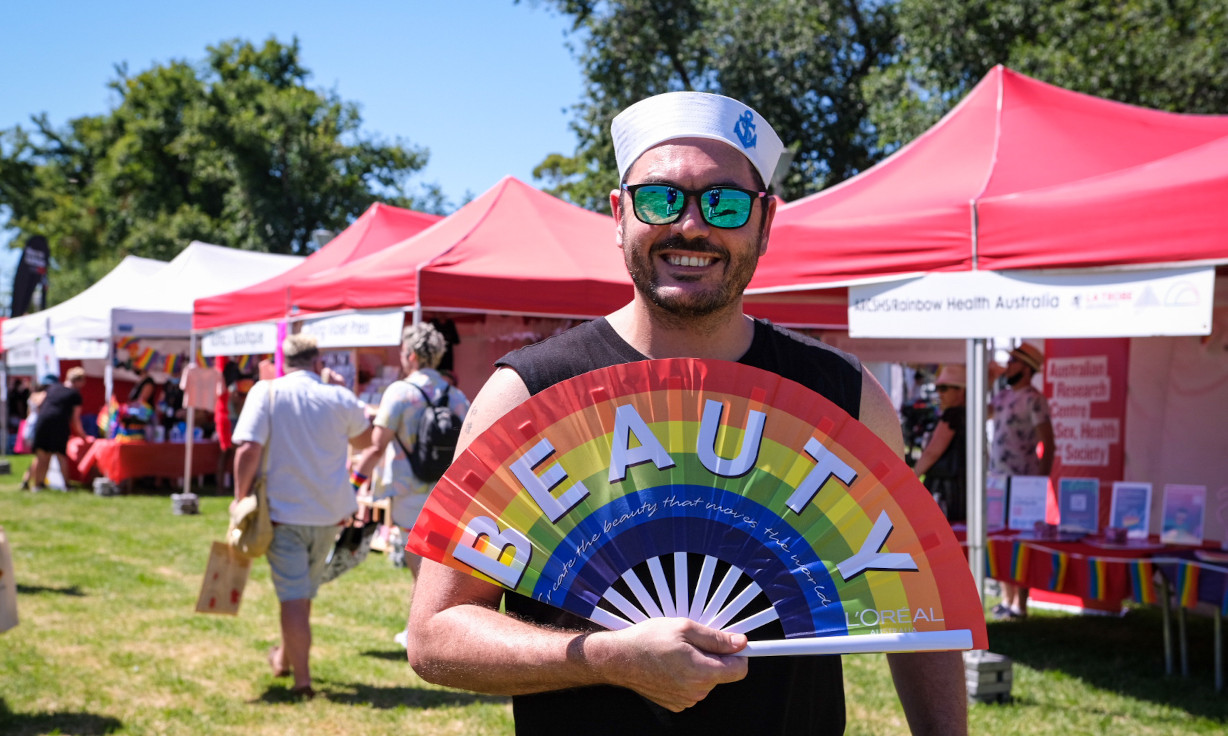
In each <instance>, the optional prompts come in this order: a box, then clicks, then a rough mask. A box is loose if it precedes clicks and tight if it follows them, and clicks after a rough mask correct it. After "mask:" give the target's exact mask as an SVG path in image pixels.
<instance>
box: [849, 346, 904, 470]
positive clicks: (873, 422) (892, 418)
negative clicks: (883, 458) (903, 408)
mask: <svg viewBox="0 0 1228 736" xmlns="http://www.w3.org/2000/svg"><path fill="white" fill-rule="evenodd" d="M860 419H861V423H862V424H864V425H866V426H867V427H869V428H870V430H871V431H872V432H874V434H876V435H878V437H879V439H881V440H882V441H883V442H886V443H887V446H888V447H890V448H891V451H892V452H894V453H895V454H896V455H897V456H900V457H903V456H904V434H903V432H902V431H901V429H900V417H899V415H898V414H896V411H895V406H894V405H893V404H892V403H891V397H889V396H888V395H887V392H886V391H885V390H883V386H882V384H880V383H879V382H878V379H877V378H875V377H874V374H873V373H870V371H868V370H866V367H865V366H864V365H863V366H862V367H861V416H860Z"/></svg>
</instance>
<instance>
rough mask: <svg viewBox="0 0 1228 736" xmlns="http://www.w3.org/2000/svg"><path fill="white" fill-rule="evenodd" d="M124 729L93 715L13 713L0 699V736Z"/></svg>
mask: <svg viewBox="0 0 1228 736" xmlns="http://www.w3.org/2000/svg"><path fill="white" fill-rule="evenodd" d="M123 725H124V724H123V723H122V722H121V721H120V720H119V719H118V718H112V717H111V716H100V715H95V714H94V713H14V712H12V711H10V710H9V708H8V704H7V703H5V702H4V700H3V699H2V698H0V733H3V734H6V736H26V735H27V734H29V735H30V736H35V735H36V734H47V733H59V734H68V735H73V736H93V735H94V734H99V735H101V734H108V733H115V732H116V731H119V730H120V729H121V728H122V727H123Z"/></svg>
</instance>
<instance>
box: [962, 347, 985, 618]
mask: <svg viewBox="0 0 1228 736" xmlns="http://www.w3.org/2000/svg"><path fill="white" fill-rule="evenodd" d="M966 350H967V357H966V362H967V366H968V390H967V393H966V398H967V400H966V408H965V411H966V412H967V413H966V419H965V430H964V431H965V433H966V435H965V436H966V437H967V438H968V442H967V450H966V451H967V464H966V465H965V468H966V471H967V481H968V482H967V493H968V502H967V509H968V565H969V567H971V568H972V578H973V580H975V581H976V592H977V595H978V596H980V598H981V601H982V605H983V604H984V600H985V550H986V544H987V541H986V530H985V457H986V454H985V411H986V410H985V389H986V387H985V379H986V376H988V366H987V364H986V361H985V338H983V337H978V338H974V339H970V340H968V341H967V347H966Z"/></svg>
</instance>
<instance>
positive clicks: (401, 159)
mask: <svg viewBox="0 0 1228 736" xmlns="http://www.w3.org/2000/svg"><path fill="white" fill-rule="evenodd" d="M299 57H300V50H299V44H298V41H297V40H295V41H293V42H292V43H290V44H289V45H284V44H281V43H279V42H277V41H276V40H275V39H270V40H268V41H267V42H265V44H264V45H263V46H261V47H257V46H254V45H252V44H251V43H248V42H244V41H239V40H234V41H228V42H225V43H221V44H218V45H217V46H213V47H209V48H208V50H207V55H206V58H205V60H204V61H203V63H201V64H199V65H197V66H193V65H190V64H188V63H187V62H183V61H174V62H170V63H168V64H165V65H160V66H155V67H153V68H151V69H149V70H147V71H145V72H142V73H140V74H138V75H136V76H129V74H128V72H127V69H126V68H124V67H119V68H117V69H116V72H117V75H116V79H114V80H113V81H112V82H111V83H110V87H111V88H112V89H113V90H115V92H116V93H117V95H118V100H119V102H118V105H117V106H116V107H115V108H114V109H113V110H111V111H110V112H108V113H106V114H104V115H98V116H85V117H81V118H77V119H74V120H71V121H69V122H68V124H67V126H65V128H63V129H61V130H57V129H55V128H54V127H53V126H52V125H51V124H50V122H49V121H48V120H47V118H46V116H42V115H40V116H35V117H34V118H33V119H32V122H33V130H26V129H24V128H22V127H21V126H18V127H15V128H13V129H10V130H6V131H3V132H0V207H3V208H5V209H7V211H8V215H9V226H10V227H16V228H17V229H18V230H19V231H20V235H19V237H18V241H23V240H24V236H26V235H32V234H41V235H44V236H46V237H47V239H48V240H49V241H50V242H51V245H52V257H53V259H54V260H55V262H56V263H57V264H58V266H59V268H60V273H58V274H57V275H56V277H55V278H54V284H53V287H52V292H51V296H52V301H61V300H62V299H63V298H66V297H67V296H70V295H72V294H74V293H76V292H77V291H79V290H80V289H82V288H84V287H85V286H88V285H89V284H90V283H92V282H93V281H94V280H96V279H97V278H98V277H99V276H101V275H102V274H104V273H106V272H107V271H108V270H110V268H111V267H113V266H114V264H115V263H117V262H118V261H119V260H120V259H121V258H122V257H123V256H124V255H127V254H134V255H141V256H147V257H151V258H161V259H169V258H171V257H173V256H174V255H175V254H176V253H178V251H179V250H181V249H182V248H183V247H184V246H186V245H187V244H188V243H189V242H190V241H191V240H203V241H206V242H211V243H217V244H221V245H228V246H233V247H238V248H245V249H250V250H259V251H268V252H276V253H298V254H305V253H307V252H308V251H309V248H310V245H311V241H310V235H311V232H312V231H313V230H315V229H318V228H325V229H331V230H338V229H341V228H343V227H344V226H345V225H346V224H347V223H348V221H349V220H350V218H352V217H353V216H355V215H356V214H358V213H361V212H362V211H363V210H364V209H365V208H366V207H367V206H369V205H370V204H371V203H372V202H374V201H376V200H377V199H379V200H382V201H385V202H389V203H392V204H398V205H401V206H410V207H412V206H415V205H418V206H419V208H421V207H422V203H423V202H425V203H426V206H428V207H433V208H435V207H439V206H440V205H441V204H442V199H441V197H440V196H439V192H438V190H437V189H434V190H431V189H427V190H424V193H423V194H421V195H419V197H418V198H415V197H413V196H411V195H410V194H409V192H408V189H407V180H408V179H409V177H410V176H411V175H412V174H413V173H414V172H416V171H418V170H420V169H421V168H422V167H423V166H425V164H426V158H427V151H426V150H425V149H419V148H413V147H410V146H408V145H405V144H403V143H401V142H400V141H396V142H393V143H384V142H381V141H378V140H374V139H372V138H370V137H368V136H364V135H362V133H361V130H360V128H361V123H362V120H361V117H360V116H359V114H358V109H357V107H356V106H355V105H354V104H353V103H347V102H344V101H342V100H341V99H339V97H338V96H337V95H336V94H335V93H333V92H323V91H318V90H313V89H310V88H308V87H307V80H308V78H309V77H310V72H309V71H308V70H307V69H306V68H305V67H303V66H302V65H301V63H300V60H299Z"/></svg>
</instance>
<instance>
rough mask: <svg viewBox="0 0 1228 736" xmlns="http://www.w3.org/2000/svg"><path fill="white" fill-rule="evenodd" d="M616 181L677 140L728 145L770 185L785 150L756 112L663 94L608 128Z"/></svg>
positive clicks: (694, 95)
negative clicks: (654, 150) (652, 151)
mask: <svg viewBox="0 0 1228 736" xmlns="http://www.w3.org/2000/svg"><path fill="white" fill-rule="evenodd" d="M610 134H611V135H612V136H613V138H614V154H615V156H616V158H617V159H618V177H619V179H620V180H621V179H624V178H625V177H626V176H627V169H629V168H631V164H633V163H635V161H636V159H638V158H639V157H640V156H641V155H643V153H644V152H645V151H647V150H648V149H649V148H652V147H653V146H655V145H657V144H659V143H664V142H665V141H669V140H674V139H675V138H708V139H711V140H715V141H723V142H724V143H728V144H729V145H730V146H732V147H733V148H734V149H736V150H737V151H738V152H739V153H741V154H742V155H744V156H746V158H748V159H749V160H750V163H751V165H752V166H754V167H755V170H756V171H758V172H759V176H761V177H763V183H764V184H765V185H767V184H770V183H771V181H772V174H774V173H775V172H776V163H777V162H778V161H779V160H780V154H781V152H783V151H784V144H783V143H781V142H780V137H779V136H777V135H776V131H774V130H772V126H771V125H768V122H767V121H766V120H764V119H763V116H762V115H760V114H759V113H757V112H755V111H754V109H752V108H751V107H749V106H748V105H745V104H743V103H741V102H738V101H737V100H735V99H732V98H729V97H724V96H722V95H714V94H709V93H707V92H666V93H665V94H661V95H656V96H654V97H649V98H647V99H644V100H640V101H639V102H637V103H635V104H634V105H632V106H631V107H628V108H627V109H626V110H623V111H622V112H620V113H619V114H618V115H617V116H615V118H614V121H613V122H612V123H611V124H610Z"/></svg>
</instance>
